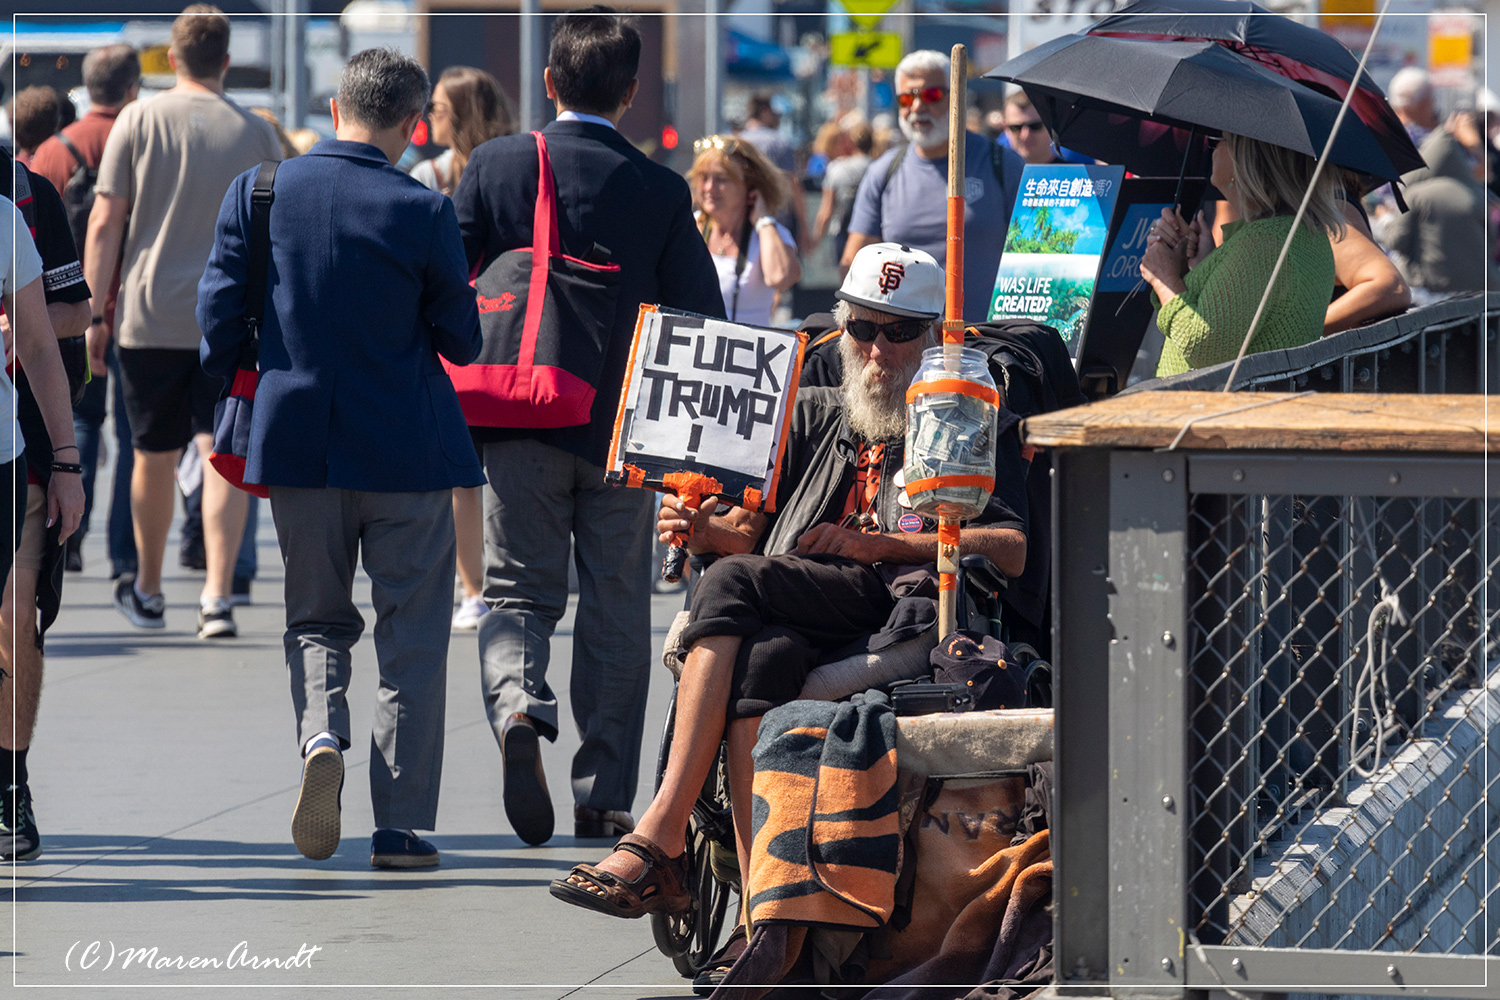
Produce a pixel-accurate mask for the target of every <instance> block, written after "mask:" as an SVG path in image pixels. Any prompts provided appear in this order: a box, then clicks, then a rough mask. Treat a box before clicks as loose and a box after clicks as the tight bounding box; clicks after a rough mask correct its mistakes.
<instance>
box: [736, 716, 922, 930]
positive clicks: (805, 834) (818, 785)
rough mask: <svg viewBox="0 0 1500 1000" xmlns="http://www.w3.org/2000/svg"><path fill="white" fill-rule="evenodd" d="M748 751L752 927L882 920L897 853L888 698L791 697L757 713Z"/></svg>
mask: <svg viewBox="0 0 1500 1000" xmlns="http://www.w3.org/2000/svg"><path fill="white" fill-rule="evenodd" d="M754 756H755V779H754V785H753V789H754V839H753V842H752V845H751V850H750V872H749V879H748V885H747V886H746V891H747V894H748V900H749V915H750V921H751V926H752V928H757V929H758V928H760V927H761V926H763V925H766V924H782V925H785V924H796V925H802V926H809V927H832V928H843V929H849V930H872V929H875V928H877V927H881V926H883V925H884V924H885V922H886V921H887V920H889V919H890V916H891V913H892V911H893V910H894V908H895V905H896V873H897V871H898V870H899V868H900V861H901V831H900V826H899V821H898V816H897V806H898V797H899V796H898V789H897V776H896V716H895V714H894V713H893V712H892V711H891V709H890V707H889V706H888V705H884V704H879V703H870V704H852V703H839V704H834V703H832V702H826V701H794V702H791V703H790V704H787V705H783V706H781V707H779V708H776V709H773V710H772V711H770V712H767V713H766V715H765V718H764V719H763V720H762V721H761V724H760V734H759V739H758V741H757V743H756V745H755V755H754Z"/></svg>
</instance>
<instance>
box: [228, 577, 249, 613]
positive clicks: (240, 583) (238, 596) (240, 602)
mask: <svg viewBox="0 0 1500 1000" xmlns="http://www.w3.org/2000/svg"><path fill="white" fill-rule="evenodd" d="M229 603H230V604H232V605H234V606H235V607H237V608H247V607H249V606H250V578H249V577H248V576H237V577H235V578H234V586H232V587H230V588H229Z"/></svg>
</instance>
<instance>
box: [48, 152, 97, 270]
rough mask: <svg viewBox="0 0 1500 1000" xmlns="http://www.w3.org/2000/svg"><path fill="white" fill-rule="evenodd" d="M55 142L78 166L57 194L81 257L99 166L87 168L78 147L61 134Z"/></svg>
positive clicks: (92, 208)
mask: <svg viewBox="0 0 1500 1000" xmlns="http://www.w3.org/2000/svg"><path fill="white" fill-rule="evenodd" d="M57 141H58V142H60V143H62V144H63V146H64V147H65V148H66V149H67V151H68V153H69V154H71V155H72V157H73V162H74V163H76V164H78V167H77V169H76V170H74V171H73V174H72V176H71V177H69V178H68V183H67V186H66V187H64V188H63V189H62V191H60V192H59V193H60V194H61V195H62V200H63V208H65V209H66V210H67V212H68V228H70V229H72V230H73V245H74V246H76V247H77V248H78V253H79V254H80V255H81V254H82V253H83V238H84V236H86V235H87V234H88V230H89V213H90V212H92V211H93V210H94V185H96V184H98V183H99V165H98V164H95V165H93V166H92V167H91V166H89V165H88V162H87V161H86V160H84V158H83V154H82V153H80V152H79V151H78V147H77V146H75V145H73V142H72V140H71V139H69V138H68V137H67V136H66V135H64V134H63V133H61V132H59V133H57Z"/></svg>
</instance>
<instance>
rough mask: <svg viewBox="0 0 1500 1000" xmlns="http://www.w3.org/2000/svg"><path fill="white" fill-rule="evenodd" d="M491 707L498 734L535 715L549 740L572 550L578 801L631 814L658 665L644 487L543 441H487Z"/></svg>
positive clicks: (485, 662)
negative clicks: (552, 670)
mask: <svg viewBox="0 0 1500 1000" xmlns="http://www.w3.org/2000/svg"><path fill="white" fill-rule="evenodd" d="M484 471H485V473H486V475H487V476H488V477H489V485H488V486H486V487H485V488H484V598H485V602H486V603H487V604H488V605H489V606H490V609H491V610H490V613H489V614H487V615H485V616H484V618H482V619H481V620H480V623H479V660H480V667H481V672H482V674H483V685H484V704H485V710H486V712H488V714H489V719H490V726H491V727H492V728H493V729H494V731H495V739H496V740H497V741H498V740H499V739H500V727H501V726H502V725H503V724H504V722H505V720H506V719H507V718H508V717H509V716H511V715H512V714H513V713H516V712H524V713H525V714H526V715H528V716H530V717H531V718H532V719H533V720H534V721H535V722H536V723H537V726H538V731H539V732H540V733H542V734H543V735H545V736H547V737H548V738H549V739H556V737H557V728H558V709H557V695H556V694H554V693H553V691H552V688H551V687H549V686H548V684H547V664H548V661H549V659H550V657H551V640H552V632H553V629H554V628H556V626H557V622H558V619H560V618H561V617H562V615H563V611H564V610H565V609H566V608H567V604H568V545H569V541H570V539H571V541H572V544H573V552H574V563H575V565H576V566H577V568H578V613H577V615H576V617H575V621H574V626H573V670H572V675H571V682H570V684H569V691H568V694H569V700H570V702H571V707H572V711H573V721H574V722H575V723H576V724H577V726H578V733H579V735H580V737H581V738H582V741H583V742H582V745H581V746H580V747H579V748H578V752H577V754H575V755H574V757H573V776H572V777H573V800H574V802H576V803H577V804H579V805H585V806H592V807H593V808H595V809H627V810H628V809H630V808H631V807H632V803H633V802H634V800H635V789H636V775H637V772H638V770H639V768H640V755H641V734H642V729H643V727H644V725H645V717H646V689H647V685H648V684H649V682H650V665H651V526H652V523H653V521H652V513H653V512H654V511H655V509H656V504H655V503H654V502H653V500H652V497H651V495H650V494H649V493H647V492H645V491H644V490H636V489H627V488H624V487H613V486H606V485H605V484H604V469H603V468H601V467H600V466H597V465H594V464H592V463H590V462H586V461H584V460H583V459H581V458H577V457H575V456H573V455H571V454H569V453H568V452H565V451H562V450H561V449H559V448H554V447H552V446H551V445H547V444H542V443H540V442H538V441H531V440H520V441H503V442H492V443H488V444H486V445H485V446H484Z"/></svg>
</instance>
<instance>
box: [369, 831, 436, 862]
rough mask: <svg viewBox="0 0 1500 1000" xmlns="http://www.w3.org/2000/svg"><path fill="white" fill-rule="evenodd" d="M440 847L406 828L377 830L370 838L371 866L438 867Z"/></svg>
mask: <svg viewBox="0 0 1500 1000" xmlns="http://www.w3.org/2000/svg"><path fill="white" fill-rule="evenodd" d="M437 866H438V849H437V848H436V847H433V846H432V844H431V843H429V842H428V841H425V840H423V839H422V838H421V837H418V836H416V835H414V834H410V833H407V832H406V831H405V830H376V831H375V836H373V837H371V838H370V867H371V868H436V867H437Z"/></svg>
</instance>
